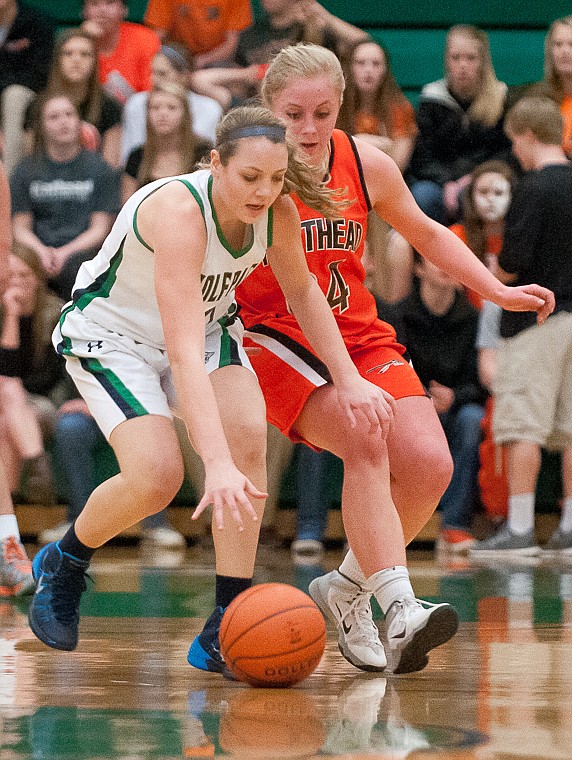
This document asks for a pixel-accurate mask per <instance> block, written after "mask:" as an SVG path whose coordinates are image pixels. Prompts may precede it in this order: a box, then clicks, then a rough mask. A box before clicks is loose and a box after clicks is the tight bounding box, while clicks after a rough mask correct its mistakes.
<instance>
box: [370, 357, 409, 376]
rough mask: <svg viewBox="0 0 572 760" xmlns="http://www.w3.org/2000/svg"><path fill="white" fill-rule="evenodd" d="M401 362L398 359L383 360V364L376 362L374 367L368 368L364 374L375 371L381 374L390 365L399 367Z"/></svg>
mask: <svg viewBox="0 0 572 760" xmlns="http://www.w3.org/2000/svg"><path fill="white" fill-rule="evenodd" d="M402 364H403V362H400V361H399V359H392V360H391V361H390V362H385V364H377V365H376V366H375V367H372V368H371V369H368V370H367V372H366V373H365V374H366V375H367V374H369V373H370V372H377V373H378V375H383V374H384V372H387V370H388V369H389V368H390V367H393V366H395V367H400V366H401V365H402Z"/></svg>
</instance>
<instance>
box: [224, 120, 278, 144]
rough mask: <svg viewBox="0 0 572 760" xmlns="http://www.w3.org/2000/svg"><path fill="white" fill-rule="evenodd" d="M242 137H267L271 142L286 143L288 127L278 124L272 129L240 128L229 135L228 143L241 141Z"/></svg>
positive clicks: (266, 127)
mask: <svg viewBox="0 0 572 760" xmlns="http://www.w3.org/2000/svg"><path fill="white" fill-rule="evenodd" d="M241 137H267V138H268V139H269V140H279V141H280V142H284V141H285V140H286V127H282V126H280V125H278V124H277V125H275V126H272V127H271V126H257V127H238V128H237V129H233V130H231V131H230V132H229V133H228V135H227V137H226V141H228V142H230V141H231V140H240V138H241Z"/></svg>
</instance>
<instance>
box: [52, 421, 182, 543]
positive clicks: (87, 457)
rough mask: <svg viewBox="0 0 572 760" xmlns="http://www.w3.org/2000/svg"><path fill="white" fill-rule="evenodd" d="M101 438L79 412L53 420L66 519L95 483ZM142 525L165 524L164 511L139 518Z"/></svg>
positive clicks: (75, 514) (78, 509)
mask: <svg viewBox="0 0 572 760" xmlns="http://www.w3.org/2000/svg"><path fill="white" fill-rule="evenodd" d="M104 442H105V438H104V436H103V433H102V432H101V430H100V429H99V427H98V425H97V423H96V421H95V420H94V419H93V417H89V416H88V415H87V414H82V413H81V412H74V413H71V414H63V415H62V416H61V417H59V419H58V421H57V422H56V426H55V430H54V438H53V447H54V458H55V461H56V464H57V467H58V468H59V471H60V473H61V474H62V476H63V480H64V484H65V487H66V493H65V498H66V502H67V513H66V521H67V522H73V521H74V520H75V519H76V518H77V517H79V514H80V512H81V510H82V509H83V508H84V506H85V503H86V501H87V500H88V499H89V497H90V496H91V492H92V491H93V490H94V488H95V487H96V485H97V480H96V465H95V451H96V449H97V448H98V447H99V446H101V445H103V443H104ZM143 525H144V527H145V528H147V529H149V528H161V527H165V526H167V525H168V521H167V518H166V515H165V512H164V510H163V511H162V512H159V513H157V514H154V515H150V516H149V517H146V518H145V519H144V520H143Z"/></svg>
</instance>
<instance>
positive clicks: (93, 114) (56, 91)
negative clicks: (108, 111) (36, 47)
mask: <svg viewBox="0 0 572 760" xmlns="http://www.w3.org/2000/svg"><path fill="white" fill-rule="evenodd" d="M76 38H79V39H82V40H87V41H88V42H89V45H90V47H91V49H92V52H93V68H92V71H91V73H90V75H89V77H88V79H87V82H86V94H85V98H84V99H83V101H81V102H76V101H75V99H74V94H73V92H72V89H71V87H70V85H69V82H68V80H67V79H65V78H64V75H63V72H62V66H61V59H62V56H63V53H64V48H65V46H66V44H67V43H68V42H69V41H70V40H73V39H76ZM52 60H53V63H52V68H51V69H50V75H49V79H48V85H47V87H46V91H47V92H49V93H50V94H51V95H67V96H68V97H69V98H70V100H71V101H72V103H73V104H74V105H75V106H76V108H77V109H79V108H80V107H81V106H82V105H83V103H85V104H86V107H85V120H86V121H88V122H89V123H90V124H95V125H96V124H97V123H98V122H99V119H100V117H101V102H102V99H103V89H102V87H101V85H100V83H99V76H98V70H97V49H96V46H95V41H94V40H93V38H92V37H90V36H89V34H87V33H86V32H84V31H82V30H81V29H67V30H66V31H64V32H62V34H61V35H60V36H59V37H58V40H57V42H56V46H55V48H54V55H53V58H52Z"/></svg>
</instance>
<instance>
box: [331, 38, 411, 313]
mask: <svg viewBox="0 0 572 760" xmlns="http://www.w3.org/2000/svg"><path fill="white" fill-rule="evenodd" d="M345 77H346V89H345V92H344V99H343V101H342V107H341V109H340V115H339V117H338V122H337V126H338V128H339V129H343V130H344V131H345V132H348V133H349V134H352V135H355V136H356V137H359V138H360V139H362V140H365V141H367V142H369V143H371V144H372V145H375V147H376V148H379V149H380V150H382V151H384V152H385V153H387V154H388V155H390V156H391V157H392V158H393V160H394V161H395V163H396V164H397V165H398V167H399V168H400V170H401V171H402V172H403V171H404V169H405V167H406V166H407V164H408V163H409V159H410V157H411V153H412V151H413V146H414V144H415V138H416V136H417V125H416V123H415V113H414V111H413V106H412V105H411V103H410V102H409V100H408V99H407V98H406V97H405V95H404V94H403V93H402V92H401V89H400V88H399V85H398V84H397V82H396V81H395V77H394V75H393V72H392V71H391V65H390V60H389V53H388V51H387V50H386V49H385V48H383V47H382V46H381V45H380V44H379V43H377V42H375V41H374V40H373V39H371V37H366V38H365V39H361V40H358V41H356V42H354V44H353V45H352V46H351V47H350V49H349V51H348V54H347V57H346V65H345ZM366 261H367V262H369V264H368V268H369V269H370V281H369V285H368V287H369V288H370V290H371V291H372V292H373V293H374V295H376V296H378V297H379V298H382V299H383V300H384V301H387V302H388V303H395V302H397V301H399V300H401V299H402V298H404V297H405V296H406V295H407V294H408V292H409V288H410V285H411V277H412V271H413V252H412V249H411V247H410V246H409V244H408V243H407V241H406V240H404V239H403V238H402V237H401V236H399V235H397V233H394V232H393V231H392V230H390V229H389V227H388V225H387V224H386V222H384V221H383V219H380V218H379V217H378V216H376V215H372V216H371V217H370V220H369V226H368V230H367V247H366Z"/></svg>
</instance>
